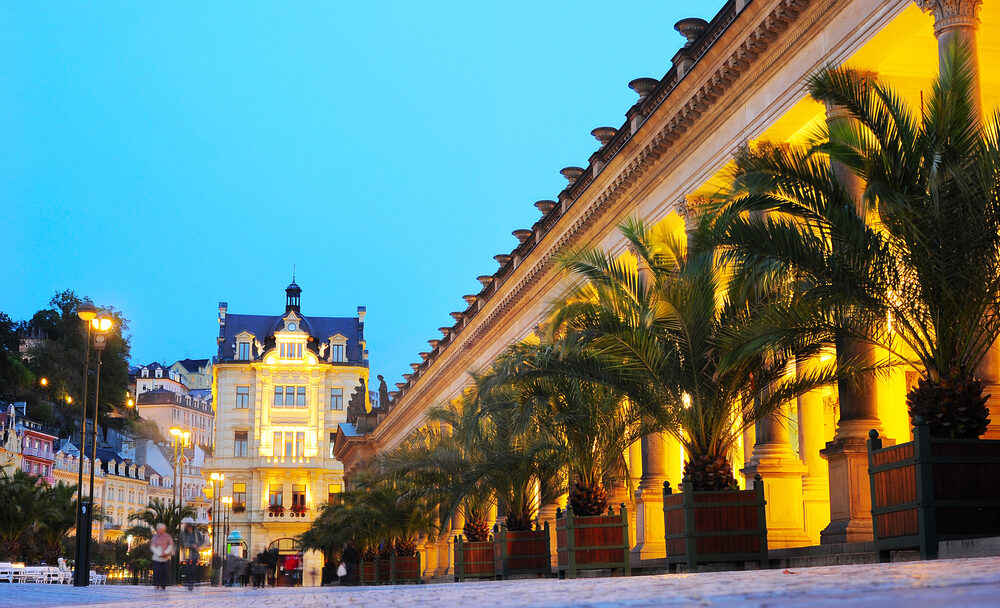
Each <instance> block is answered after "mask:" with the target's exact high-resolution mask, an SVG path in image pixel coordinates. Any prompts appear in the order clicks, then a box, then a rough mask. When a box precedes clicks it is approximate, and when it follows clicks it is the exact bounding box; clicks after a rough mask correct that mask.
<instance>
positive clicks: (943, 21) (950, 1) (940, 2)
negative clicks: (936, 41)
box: [914, 0, 983, 36]
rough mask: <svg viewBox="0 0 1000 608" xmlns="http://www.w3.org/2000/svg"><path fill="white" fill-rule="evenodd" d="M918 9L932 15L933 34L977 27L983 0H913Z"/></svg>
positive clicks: (937, 34) (938, 34)
mask: <svg viewBox="0 0 1000 608" xmlns="http://www.w3.org/2000/svg"><path fill="white" fill-rule="evenodd" d="M914 1H915V2H916V4H917V6H918V7H919V8H920V10H922V11H924V12H925V13H930V14H932V15H934V35H935V36H940V35H941V34H943V33H945V32H947V31H949V30H953V29H974V30H978V29H979V9H980V8H982V6H983V0H914Z"/></svg>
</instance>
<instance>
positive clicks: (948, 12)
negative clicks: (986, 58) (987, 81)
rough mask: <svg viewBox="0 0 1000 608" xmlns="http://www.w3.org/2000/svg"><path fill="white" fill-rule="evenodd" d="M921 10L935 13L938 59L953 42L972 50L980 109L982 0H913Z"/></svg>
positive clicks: (975, 97)
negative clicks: (979, 38) (980, 11)
mask: <svg viewBox="0 0 1000 608" xmlns="http://www.w3.org/2000/svg"><path fill="white" fill-rule="evenodd" d="M916 4H917V6H918V7H920V10H922V11H924V12H925V13H930V14H932V15H933V16H934V36H935V37H936V38H937V41H938V57H939V61H941V62H942V63H943V62H944V59H945V57H947V56H948V52H949V49H950V48H951V45H952V44H953V43H957V44H959V45H964V46H965V47H966V48H968V49H969V50H970V51H971V57H970V60H971V61H972V65H973V74H974V80H973V90H974V99H975V102H976V108H977V109H981V108H982V100H983V97H982V92H981V90H980V85H979V82H980V79H979V44H978V41H977V37H978V33H979V25H980V22H979V9H980V8H981V7H982V5H983V0H916Z"/></svg>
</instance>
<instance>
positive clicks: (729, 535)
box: [663, 475, 768, 572]
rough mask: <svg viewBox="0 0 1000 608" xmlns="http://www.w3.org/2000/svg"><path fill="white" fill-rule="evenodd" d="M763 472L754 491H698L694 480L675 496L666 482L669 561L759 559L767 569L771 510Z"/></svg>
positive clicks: (690, 565) (690, 567)
mask: <svg viewBox="0 0 1000 608" xmlns="http://www.w3.org/2000/svg"><path fill="white" fill-rule="evenodd" d="M764 505H765V502H764V483H763V482H762V481H761V478H760V475H757V476H756V477H755V479H754V487H753V489H752V490H724V491H720V492H695V491H694V488H693V485H692V484H691V483H682V484H681V493H680V494H674V493H673V492H672V491H671V489H670V483H669V482H664V483H663V520H664V521H663V523H664V526H663V529H664V531H665V533H664V539H665V540H666V544H667V563H669V564H678V563H686V564H687V568H688V571H689V572H693V571H694V570H695V569H696V568H697V566H698V564H708V563H717V562H751V561H755V562H759V563H760V567H761V568H766V567H767V565H768V561H767V514H766V511H765V508H764Z"/></svg>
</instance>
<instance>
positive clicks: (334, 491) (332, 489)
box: [326, 483, 344, 503]
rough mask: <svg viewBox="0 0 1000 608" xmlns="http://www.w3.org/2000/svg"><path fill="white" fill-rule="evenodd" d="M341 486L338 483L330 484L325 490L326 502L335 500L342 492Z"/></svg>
mask: <svg viewBox="0 0 1000 608" xmlns="http://www.w3.org/2000/svg"><path fill="white" fill-rule="evenodd" d="M343 489H344V488H343V486H341V485H340V484H339V483H331V484H330V485H329V486H328V488H327V494H326V502H329V503H332V502H333V501H334V500H336V499H337V495H338V494H340V493H341V492H342V491H343Z"/></svg>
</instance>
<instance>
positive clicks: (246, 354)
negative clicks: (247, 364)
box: [236, 342, 250, 361]
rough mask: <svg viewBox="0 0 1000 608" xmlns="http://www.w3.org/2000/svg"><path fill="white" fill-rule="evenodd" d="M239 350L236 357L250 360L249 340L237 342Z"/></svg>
mask: <svg viewBox="0 0 1000 608" xmlns="http://www.w3.org/2000/svg"><path fill="white" fill-rule="evenodd" d="M236 346H237V352H236V358H237V359H240V360H242V361H249V360H250V343H249V342H238V343H237V344H236Z"/></svg>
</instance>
